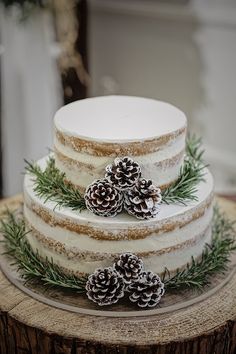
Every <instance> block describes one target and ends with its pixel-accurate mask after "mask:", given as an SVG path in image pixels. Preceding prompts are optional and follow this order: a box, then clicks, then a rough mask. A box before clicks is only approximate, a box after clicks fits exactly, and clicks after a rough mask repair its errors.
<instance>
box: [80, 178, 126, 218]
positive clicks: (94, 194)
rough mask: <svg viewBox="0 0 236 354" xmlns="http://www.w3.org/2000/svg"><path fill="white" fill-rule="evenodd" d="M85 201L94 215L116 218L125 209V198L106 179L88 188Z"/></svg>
mask: <svg viewBox="0 0 236 354" xmlns="http://www.w3.org/2000/svg"><path fill="white" fill-rule="evenodd" d="M84 199H85V204H86V207H87V208H88V209H89V210H90V211H92V212H93V213H94V214H97V215H101V216H115V215H117V214H118V213H120V212H121V210H122V208H123V200H124V197H123V194H122V193H121V192H120V191H118V190H117V189H116V188H115V187H114V186H112V185H111V184H110V183H109V182H108V181H107V180H106V179H101V180H97V181H95V182H93V183H92V184H90V185H89V186H88V187H87V189H86V192H85V196H84Z"/></svg>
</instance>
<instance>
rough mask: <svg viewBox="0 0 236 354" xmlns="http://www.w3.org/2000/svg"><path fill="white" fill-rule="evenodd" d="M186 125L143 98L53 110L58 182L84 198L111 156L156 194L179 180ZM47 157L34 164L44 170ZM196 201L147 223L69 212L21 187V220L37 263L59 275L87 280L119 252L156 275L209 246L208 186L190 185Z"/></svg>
mask: <svg viewBox="0 0 236 354" xmlns="http://www.w3.org/2000/svg"><path fill="white" fill-rule="evenodd" d="M186 127H187V120H186V117H185V115H184V114H183V113H182V112H181V111H180V110H179V109H177V108H175V107H174V106H172V105H170V104H167V103H164V102H160V101H156V100H152V99H146V98H139V97H126V96H107V97H97V98H89V99H85V100H82V101H79V102H74V103H72V104H69V105H67V106H65V107H63V108H61V109H60V110H59V111H58V112H57V113H56V115H55V119H54V130H55V131H54V133H55V140H54V142H55V144H54V158H55V164H56V167H57V168H58V169H59V170H60V171H61V172H63V173H65V179H66V180H67V181H68V182H71V183H72V184H73V185H75V186H76V187H78V188H79V190H80V191H81V193H84V192H85V190H86V188H87V186H88V185H90V184H91V183H92V182H94V180H97V179H100V178H103V177H104V173H105V172H104V171H105V168H106V166H107V165H108V164H110V163H112V162H113V161H114V159H115V158H116V157H124V156H129V157H130V158H132V159H133V160H134V161H136V162H138V163H139V165H140V166H141V169H142V176H143V177H144V178H146V179H151V180H152V181H153V183H154V184H155V185H157V186H158V187H160V188H161V190H162V191H163V190H164V189H165V188H166V187H167V186H170V185H171V184H173V183H174V182H175V181H176V180H177V178H178V176H179V173H180V168H181V166H182V164H183V159H184V154H185V138H186ZM47 160H48V157H45V158H43V159H42V160H40V161H38V164H39V165H40V166H41V167H42V168H44V167H45V166H46V162H47ZM196 196H197V201H192V202H189V203H187V205H177V204H170V205H167V204H164V203H162V204H161V206H160V212H159V213H158V214H157V215H156V216H155V217H154V218H151V219H148V220H139V219H137V218H135V217H133V216H131V215H128V214H127V213H126V212H122V213H120V214H118V215H116V216H115V217H103V216H98V215H95V214H93V213H92V212H91V211H89V210H83V211H81V212H80V211H73V210H72V209H70V208H64V207H59V206H57V205H56V203H55V202H53V201H52V200H48V201H46V202H45V200H44V199H42V198H39V197H38V196H37V195H36V193H35V192H34V181H33V179H32V177H31V176H30V175H29V174H26V176H25V181H24V201H25V202H24V216H25V219H26V222H27V225H28V228H29V229H30V230H31V231H30V233H29V234H28V236H27V237H28V241H29V243H30V245H31V247H32V248H33V250H34V251H35V252H36V251H37V252H38V253H39V255H40V256H41V257H42V258H46V257H47V258H48V259H52V260H53V262H54V263H55V264H58V265H59V266H60V267H61V268H62V270H63V271H64V272H67V273H73V274H75V275H81V274H83V275H88V274H91V273H92V272H94V271H95V269H97V268H103V267H106V266H111V264H112V263H113V261H114V259H116V258H117V257H118V256H119V255H120V254H122V253H124V252H131V253H134V254H136V255H138V256H140V257H142V259H143V262H144V265H145V268H146V269H149V270H151V271H153V272H155V273H158V274H161V273H163V272H164V270H165V268H168V270H169V271H170V272H173V271H175V270H176V269H177V268H181V267H184V266H186V264H187V263H188V262H189V261H190V260H191V257H194V258H198V257H200V256H201V254H202V251H203V248H204V246H205V244H206V243H211V219H212V212H213V207H212V204H213V179H212V176H211V174H210V172H209V171H208V170H207V169H205V180H204V181H202V182H200V183H199V185H198V186H197V193H196Z"/></svg>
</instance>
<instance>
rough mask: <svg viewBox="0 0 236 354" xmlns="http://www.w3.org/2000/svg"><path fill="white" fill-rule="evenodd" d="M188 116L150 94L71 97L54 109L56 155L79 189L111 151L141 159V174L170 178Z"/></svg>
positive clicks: (99, 172)
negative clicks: (70, 101)
mask: <svg viewBox="0 0 236 354" xmlns="http://www.w3.org/2000/svg"><path fill="white" fill-rule="evenodd" d="M186 125H187V120H186V117H185V115H184V113H182V112H181V111H180V110H179V109H178V108H176V107H174V106H172V105H170V104H168V103H165V102H161V101H156V100H153V99H147V98H140V97H129V96H104V97H96V98H89V99H85V100H81V101H77V102H74V103H72V104H69V105H67V106H64V107H63V108H61V109H60V110H59V111H58V112H57V113H56V115H55V119H54V126H55V140H54V142H55V160H56V165H57V167H58V168H59V169H60V170H61V171H63V172H65V174H66V178H67V179H68V180H69V181H71V182H72V183H73V184H74V185H76V186H78V187H79V188H80V189H81V190H82V191H84V190H85V188H86V187H87V185H88V184H90V183H91V182H93V181H94V180H95V179H98V178H102V177H103V176H104V169H105V167H106V165H108V164H109V163H111V162H112V161H113V160H114V158H115V157H118V156H119V157H121V156H130V157H133V159H134V160H135V161H137V162H139V163H140V165H141V167H142V172H143V177H145V178H150V179H152V180H153V182H154V183H156V184H157V185H159V186H161V187H165V186H168V185H169V184H171V183H173V182H174V181H175V180H176V179H177V177H178V173H179V170H180V167H181V164H182V161H183V154H184V149H185V136H186Z"/></svg>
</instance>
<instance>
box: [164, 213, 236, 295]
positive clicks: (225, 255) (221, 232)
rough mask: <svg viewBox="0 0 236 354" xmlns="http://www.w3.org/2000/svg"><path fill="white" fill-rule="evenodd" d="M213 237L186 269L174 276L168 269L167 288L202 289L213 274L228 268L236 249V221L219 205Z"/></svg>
mask: <svg viewBox="0 0 236 354" xmlns="http://www.w3.org/2000/svg"><path fill="white" fill-rule="evenodd" d="M212 237H213V240H212V244H211V245H206V247H205V249H204V251H203V253H202V256H201V259H200V260H198V261H196V260H194V258H192V261H191V263H190V264H188V265H187V267H186V268H185V269H183V270H178V271H177V272H176V274H174V275H173V276H170V273H169V271H168V270H167V269H166V271H165V273H164V275H163V281H164V283H165V288H166V289H167V290H179V289H186V288H197V289H201V288H202V287H203V286H205V285H208V284H209V283H210V277H211V276H212V275H214V274H216V273H224V272H225V271H226V270H227V269H228V265H229V261H230V255H231V252H232V251H235V250H236V241H235V240H236V231H235V228H234V222H231V221H229V220H228V219H227V218H226V217H225V215H224V214H221V213H220V211H219V208H217V207H215V209H214V216H213V221H212Z"/></svg>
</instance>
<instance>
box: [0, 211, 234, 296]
mask: <svg viewBox="0 0 236 354" xmlns="http://www.w3.org/2000/svg"><path fill="white" fill-rule="evenodd" d="M1 232H2V234H3V236H4V238H3V242H4V246H5V250H6V252H5V253H7V254H8V255H9V256H10V257H12V259H13V260H14V263H15V264H16V265H17V267H18V269H19V271H20V274H21V275H22V278H23V279H24V280H25V281H26V282H37V281H38V282H41V283H42V284H43V285H47V286H53V287H59V288H61V289H69V290H72V291H76V292H79V293H83V292H84V291H85V283H86V281H87V279H86V278H85V277H81V278H79V277H75V276H73V275H67V274H64V273H63V272H62V271H61V269H60V268H59V267H58V266H57V265H56V264H54V263H53V262H52V261H50V260H48V259H47V260H46V261H43V260H42V259H41V258H40V257H39V255H38V254H37V253H36V254H35V253H34V252H33V251H32V249H31V247H30V245H29V243H28V241H27V237H26V236H27V231H26V227H25V223H24V220H23V218H22V217H19V218H16V217H15V216H14V215H13V214H12V213H10V212H9V213H8V218H7V220H6V221H2V227H1ZM212 232H213V242H212V244H211V245H207V246H206V248H205V250H204V251H203V253H202V256H201V259H199V260H197V261H196V260H194V259H192V262H191V263H190V264H189V265H187V267H186V268H185V269H184V270H181V271H177V272H176V274H174V275H172V276H171V275H170V273H169V271H168V270H167V269H166V271H165V274H164V275H163V278H162V280H163V282H164V283H165V288H166V290H167V291H171V290H172V291H173V290H183V289H186V288H192V289H201V288H202V287H203V286H205V285H208V284H209V283H210V280H211V276H212V275H214V274H216V273H224V272H225V271H226V270H227V269H228V266H229V262H230V256H231V253H232V252H233V251H235V250H236V242H235V239H236V232H235V229H234V223H233V222H231V221H229V220H228V219H227V218H226V216H225V215H224V214H221V213H220V211H219V209H218V208H215V210H214V217H213V226H212Z"/></svg>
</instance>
